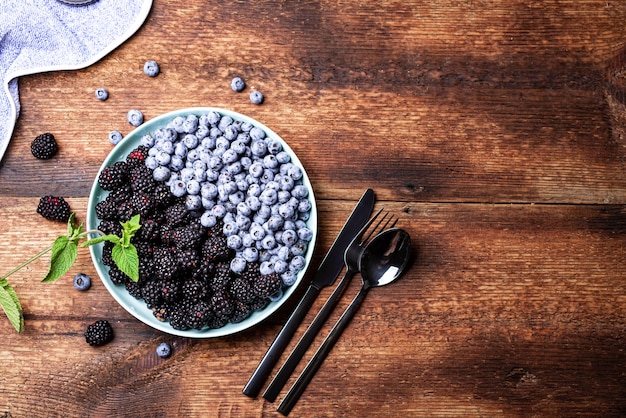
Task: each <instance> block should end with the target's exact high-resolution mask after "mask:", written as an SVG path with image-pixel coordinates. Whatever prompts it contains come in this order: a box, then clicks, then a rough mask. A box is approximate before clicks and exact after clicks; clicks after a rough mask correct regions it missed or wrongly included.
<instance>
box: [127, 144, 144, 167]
mask: <svg viewBox="0 0 626 418" xmlns="http://www.w3.org/2000/svg"><path fill="white" fill-rule="evenodd" d="M147 157H148V148H146V147H144V146H143V145H139V146H138V147H137V148H135V149H134V150H132V151H131V152H130V153H129V154H128V156H127V157H126V164H128V165H129V166H131V167H137V166H143V165H144V163H145V161H146V158H147Z"/></svg>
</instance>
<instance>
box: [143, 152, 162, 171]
mask: <svg viewBox="0 0 626 418" xmlns="http://www.w3.org/2000/svg"><path fill="white" fill-rule="evenodd" d="M145 164H146V167H148V168H149V169H150V170H154V169H156V168H157V167H158V166H159V163H157V161H156V158H154V156H152V155H148V156H147V157H146V161H145Z"/></svg>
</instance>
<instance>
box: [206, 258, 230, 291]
mask: <svg viewBox="0 0 626 418" xmlns="http://www.w3.org/2000/svg"><path fill="white" fill-rule="evenodd" d="M230 280H231V276H230V264H229V263H217V264H216V265H215V267H214V272H213V277H212V279H211V280H210V282H209V284H210V287H211V289H212V290H213V291H214V292H222V291H226V289H227V288H228V284H229V283H230Z"/></svg>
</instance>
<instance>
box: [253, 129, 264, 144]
mask: <svg viewBox="0 0 626 418" xmlns="http://www.w3.org/2000/svg"><path fill="white" fill-rule="evenodd" d="M250 138H252V140H253V141H256V140H259V139H263V138H265V131H264V130H263V129H261V128H257V127H256V126H255V127H254V128H252V129H251V130H250Z"/></svg>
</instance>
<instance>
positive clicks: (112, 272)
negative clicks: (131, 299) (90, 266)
mask: <svg viewBox="0 0 626 418" xmlns="http://www.w3.org/2000/svg"><path fill="white" fill-rule="evenodd" d="M109 279H111V281H112V282H113V283H114V284H118V285H120V284H124V283H126V281H127V280H130V277H128V276H127V275H126V273H124V272H123V271H122V270H120V269H119V268H118V267H117V265H115V263H113V264H111V265H110V266H109Z"/></svg>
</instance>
